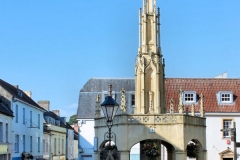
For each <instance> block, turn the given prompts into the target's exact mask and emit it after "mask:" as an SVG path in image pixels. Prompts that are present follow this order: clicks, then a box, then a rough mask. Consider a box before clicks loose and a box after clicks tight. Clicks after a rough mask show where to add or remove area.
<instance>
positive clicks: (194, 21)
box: [0, 0, 240, 117]
mask: <svg viewBox="0 0 240 160" xmlns="http://www.w3.org/2000/svg"><path fill="white" fill-rule="evenodd" d="M141 6H142V0H113V1H110V0H51V1H46V0H41V1H30V0H21V1H17V0H3V1H0V60H1V61H0V74H1V77H0V78H1V79H3V80H5V81H7V82H9V83H11V84H18V85H19V86H20V88H21V89H22V90H30V91H32V93H33V97H32V98H33V99H34V100H35V101H38V100H50V102H51V106H50V107H51V110H53V109H59V110H60V114H61V116H66V117H69V116H70V115H72V114H75V113H76V111H77V103H78V96H79V91H80V89H81V88H82V87H83V85H84V84H85V83H86V82H87V80H88V79H89V78H91V77H95V78H133V77H134V61H135V58H136V55H137V49H138V9H139V7H141ZM157 6H158V7H160V8H161V46H162V52H163V56H164V58H165V62H166V70H165V72H166V77H188V78H212V77H214V76H217V75H218V74H220V73H223V72H225V71H227V72H228V77H229V78H239V68H240V64H239V59H240V54H239V53H240V49H239V47H240V29H239V28H240V10H239V8H240V1H239V0H230V1H229V0H194V1H193V0H181V1H180V0H161V1H160V0H157Z"/></svg>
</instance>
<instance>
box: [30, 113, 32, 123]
mask: <svg viewBox="0 0 240 160" xmlns="http://www.w3.org/2000/svg"><path fill="white" fill-rule="evenodd" d="M30 127H32V111H30Z"/></svg>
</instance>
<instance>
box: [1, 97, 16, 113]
mask: <svg viewBox="0 0 240 160" xmlns="http://www.w3.org/2000/svg"><path fill="white" fill-rule="evenodd" d="M0 113H1V114H4V115H7V116H10V117H14V116H13V111H12V110H11V109H10V107H8V106H7V105H6V104H4V103H3V102H1V99H0Z"/></svg>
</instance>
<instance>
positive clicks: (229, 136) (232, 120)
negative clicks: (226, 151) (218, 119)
mask: <svg viewBox="0 0 240 160" xmlns="http://www.w3.org/2000/svg"><path fill="white" fill-rule="evenodd" d="M224 121H231V126H229V127H227V128H233V122H234V119H233V118H229V117H228V118H222V129H226V127H224V125H225V123H224ZM226 133H227V135H226ZM222 138H231V131H223V132H222Z"/></svg>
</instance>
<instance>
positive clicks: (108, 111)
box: [101, 84, 119, 149]
mask: <svg viewBox="0 0 240 160" xmlns="http://www.w3.org/2000/svg"><path fill="white" fill-rule="evenodd" d="M118 107H119V105H118V103H117V102H116V101H115V100H114V99H113V98H112V85H111V84H110V85H108V96H107V97H105V101H104V102H103V103H102V104H101V108H102V111H103V113H104V115H105V117H106V119H107V127H108V130H109V131H108V134H109V137H108V138H109V149H110V147H111V128H112V125H113V118H114V116H115V114H116V113H117V110H118Z"/></svg>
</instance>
